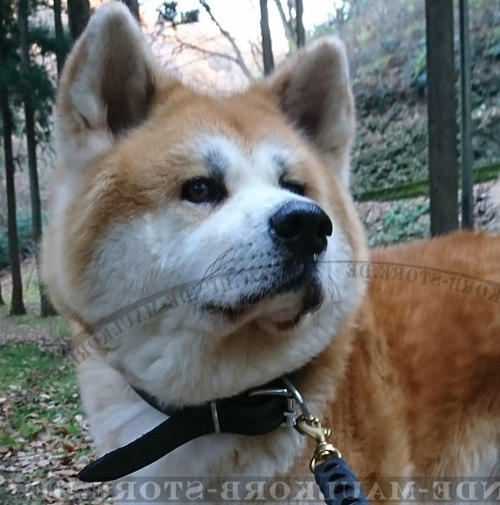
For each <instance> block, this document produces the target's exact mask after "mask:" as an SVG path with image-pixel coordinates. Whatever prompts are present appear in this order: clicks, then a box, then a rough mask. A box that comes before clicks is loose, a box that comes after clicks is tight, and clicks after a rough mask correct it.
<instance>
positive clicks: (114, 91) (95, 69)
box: [56, 2, 158, 169]
mask: <svg viewBox="0 0 500 505" xmlns="http://www.w3.org/2000/svg"><path fill="white" fill-rule="evenodd" d="M157 72H158V71H157V70H156V66H155V62H154V61H153V58H152V56H151V54H150V52H149V48H148V47H147V45H146V41H145V39H144V36H143V35H142V33H141V30H140V27H139V24H138V23H137V21H136V20H135V19H134V18H133V17H132V15H131V14H130V12H129V11H128V9H127V8H126V7H125V6H124V5H123V4H122V3H121V2H111V3H108V4H106V5H104V6H102V7H101V8H100V9H99V10H98V11H97V12H96V13H95V14H94V15H93V16H92V17H91V19H90V21H89V24H88V26H87V28H86V29H85V31H84V32H83V34H82V36H81V37H80V39H79V40H78V41H77V43H76V45H75V47H74V49H73V51H72V52H71V55H70V56H69V59H68V62H67V64H66V66H65V69H64V72H63V76H62V78H61V84H60V90H59V96H58V102H57V120H56V143H57V146H56V148H57V152H58V154H59V155H60V156H61V157H62V159H60V160H59V161H60V162H61V164H63V165H64V166H65V167H66V168H68V169H72V168H73V167H75V166H76V169H78V167H79V166H80V167H81V166H82V165H85V164H86V163H87V162H88V161H89V160H90V159H92V158H93V157H95V156H97V155H99V154H101V153H102V152H104V151H105V150H107V149H109V147H111V145H112V144H113V142H114V141H115V140H116V138H117V137H118V136H120V135H121V134H123V133H124V132H125V131H126V130H127V129H129V128H131V127H134V126H137V125H138V124H140V123H141V121H143V120H144V119H145V118H146V116H147V114H148V112H149V109H150V106H151V103H152V100H153V99H154V94H155V83H156V77H157V76H156V75H155V74H156V73H157Z"/></svg>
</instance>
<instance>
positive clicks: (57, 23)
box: [53, 0, 66, 77]
mask: <svg viewBox="0 0 500 505" xmlns="http://www.w3.org/2000/svg"><path fill="white" fill-rule="evenodd" d="M53 10H54V31H55V35H56V62H57V76H58V77H61V73H62V69H63V65H64V60H65V58H66V41H65V40H64V30H63V24H62V19H61V0H54V4H53Z"/></svg>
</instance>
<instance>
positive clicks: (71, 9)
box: [68, 0, 90, 41]
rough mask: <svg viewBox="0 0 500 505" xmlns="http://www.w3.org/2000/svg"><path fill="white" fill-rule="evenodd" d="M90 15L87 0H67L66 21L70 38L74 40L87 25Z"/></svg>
mask: <svg viewBox="0 0 500 505" xmlns="http://www.w3.org/2000/svg"><path fill="white" fill-rule="evenodd" d="M89 17H90V4H89V0H68V21H69V31H70V33H71V38H72V39H73V41H75V40H76V39H77V38H78V37H79V36H80V34H81V33H82V32H83V30H84V29H85V27H86V26H87V22H88V20H89Z"/></svg>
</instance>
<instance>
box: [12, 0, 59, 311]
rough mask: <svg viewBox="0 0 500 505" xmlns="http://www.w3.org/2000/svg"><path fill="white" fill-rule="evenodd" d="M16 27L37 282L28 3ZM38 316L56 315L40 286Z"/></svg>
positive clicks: (38, 222) (22, 3) (38, 220)
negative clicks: (18, 42) (21, 80)
mask: <svg viewBox="0 0 500 505" xmlns="http://www.w3.org/2000/svg"><path fill="white" fill-rule="evenodd" d="M17 5H18V16H17V19H18V25H19V38H20V43H21V44H20V45H21V69H22V74H23V77H24V84H23V87H24V89H23V90H22V96H23V103H24V117H25V130H26V144H27V146H28V168H29V180H30V196H31V224H32V229H33V241H34V242H35V248H36V250H35V256H36V263H37V270H38V278H39V279H40V265H39V253H38V248H39V244H40V240H41V238H42V205H41V202H40V185H39V181H38V167H37V155H36V144H37V142H36V133H35V105H34V103H33V95H32V93H31V90H30V89H29V87H28V85H27V83H28V76H29V73H30V54H29V42H28V0H18V4H17ZM39 290H40V302H41V315H42V317H46V316H49V315H54V314H56V311H55V309H54V307H53V306H52V304H51V303H50V301H49V299H48V298H47V297H46V296H45V293H44V289H43V284H42V283H41V282H40V283H39Z"/></svg>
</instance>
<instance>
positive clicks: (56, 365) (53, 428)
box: [0, 343, 82, 449]
mask: <svg viewBox="0 0 500 505" xmlns="http://www.w3.org/2000/svg"><path fill="white" fill-rule="evenodd" d="M77 397H78V393H77V385H76V378H75V373H74V369H73V366H72V365H71V363H70V362H69V359H68V358H67V357H65V356H61V355H56V354H52V353H51V352H49V351H46V350H44V349H41V348H40V347H39V346H37V345H34V344H21V343H7V344H5V345H3V346H2V348H1V356H0V398H1V401H2V405H1V406H2V407H3V408H2V410H5V412H4V415H3V416H2V420H1V421H0V426H1V430H0V446H3V447H8V448H11V449H21V448H22V447H23V446H24V444H25V443H29V442H30V441H32V440H34V439H35V438H36V437H38V436H39V435H41V434H43V435H44V436H53V435H60V434H67V435H72V436H76V437H80V436H81V434H82V431H81V426H80V424H79V422H78V419H79V418H78V415H79V414H81V412H80V409H79V407H78V400H77Z"/></svg>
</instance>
